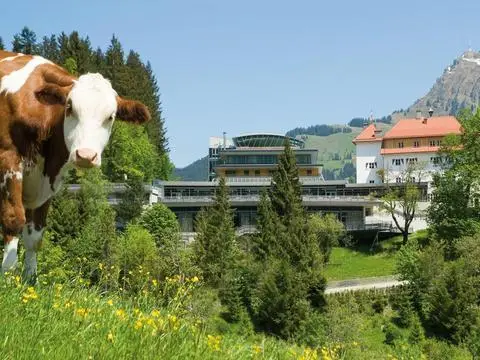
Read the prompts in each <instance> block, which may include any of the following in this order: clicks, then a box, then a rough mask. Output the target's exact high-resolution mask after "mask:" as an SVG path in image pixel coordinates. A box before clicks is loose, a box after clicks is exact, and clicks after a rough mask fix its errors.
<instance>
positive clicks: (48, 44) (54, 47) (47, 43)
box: [38, 35, 60, 64]
mask: <svg viewBox="0 0 480 360" xmlns="http://www.w3.org/2000/svg"><path fill="white" fill-rule="evenodd" d="M38 52H39V54H40V55H41V56H43V57H44V58H46V59H48V60H50V61H53V62H54V63H56V64H58V63H60V49H59V48H58V42H57V37H56V36H55V35H51V36H50V37H47V36H44V37H43V38H42V43H41V44H40V45H39V51H38Z"/></svg>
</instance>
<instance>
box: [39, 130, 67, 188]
mask: <svg viewBox="0 0 480 360" xmlns="http://www.w3.org/2000/svg"><path fill="white" fill-rule="evenodd" d="M40 155H41V156H42V157H43V158H44V159H45V165H44V168H43V175H45V176H47V177H48V178H49V179H50V184H51V186H52V190H54V189H53V184H54V183H55V180H57V181H58V179H57V178H61V177H62V175H63V174H62V173H61V172H62V170H64V169H65V164H66V163H67V161H68V157H69V153H68V150H67V147H66V145H65V140H64V137H63V124H62V123H60V124H58V125H56V126H54V127H53V129H52V133H51V136H49V137H48V139H46V140H45V141H44V142H43V144H42V147H41V152H40Z"/></svg>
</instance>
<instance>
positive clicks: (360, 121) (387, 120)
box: [348, 115, 392, 128]
mask: <svg viewBox="0 0 480 360" xmlns="http://www.w3.org/2000/svg"><path fill="white" fill-rule="evenodd" d="M370 121H371V120H369V119H367V118H362V117H357V118H353V119H352V120H350V121H349V122H348V126H351V127H359V128H361V127H363V126H364V124H369V123H370ZM374 121H375V122H379V123H383V124H391V123H392V116H391V115H388V116H383V117H381V118H379V119H375V120H374Z"/></svg>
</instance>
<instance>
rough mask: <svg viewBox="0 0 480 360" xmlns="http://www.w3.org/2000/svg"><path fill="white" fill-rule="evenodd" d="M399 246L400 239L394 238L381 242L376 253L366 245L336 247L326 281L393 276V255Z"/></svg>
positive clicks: (328, 267)
mask: <svg viewBox="0 0 480 360" xmlns="http://www.w3.org/2000/svg"><path fill="white" fill-rule="evenodd" d="M400 244H401V238H399V237H396V238H393V239H389V240H386V241H383V242H382V243H381V245H380V249H377V250H376V251H370V246H368V245H361V246H356V247H352V248H343V247H336V248H334V249H333V251H332V255H331V257H330V263H329V264H328V266H327V269H326V277H327V280H345V279H355V278H364V277H373V276H387V275H393V274H394V271H395V253H396V250H397V248H398V246H399V245H400Z"/></svg>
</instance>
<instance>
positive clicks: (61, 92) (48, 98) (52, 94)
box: [35, 84, 68, 105]
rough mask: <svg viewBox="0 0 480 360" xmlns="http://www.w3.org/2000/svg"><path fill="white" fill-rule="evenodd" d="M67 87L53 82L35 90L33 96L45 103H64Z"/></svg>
mask: <svg viewBox="0 0 480 360" xmlns="http://www.w3.org/2000/svg"><path fill="white" fill-rule="evenodd" d="M67 95H68V89H66V88H65V87H60V86H58V85H54V84H46V85H44V86H43V87H42V88H41V89H40V90H38V91H36V92H35V97H36V98H37V99H38V101H40V102H41V103H42V104H45V105H65V103H66V101H67Z"/></svg>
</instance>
